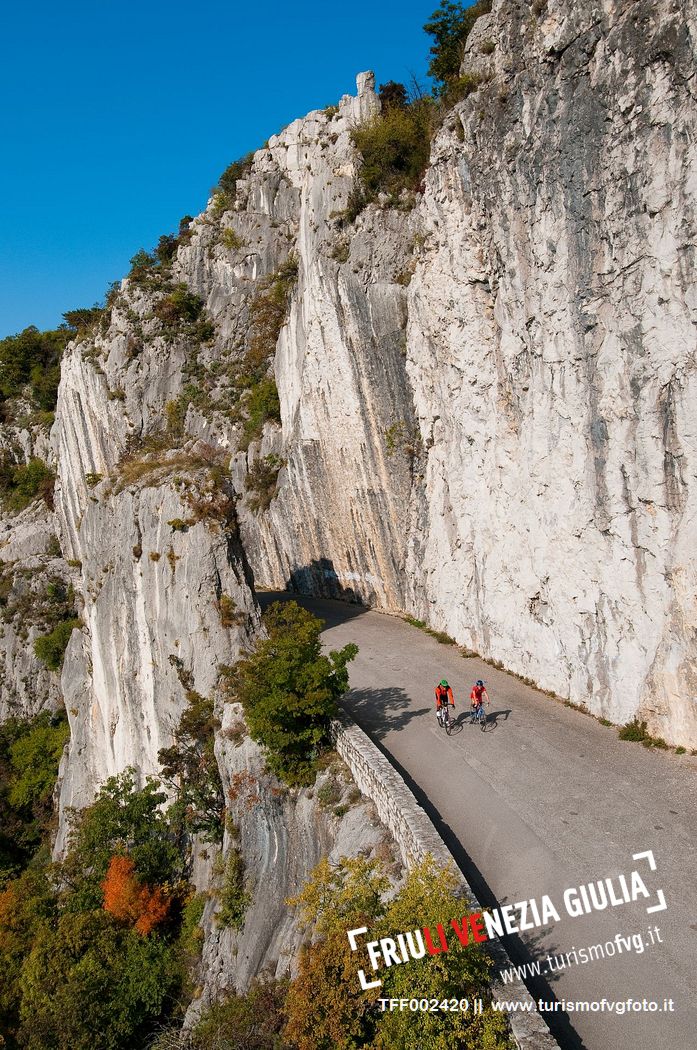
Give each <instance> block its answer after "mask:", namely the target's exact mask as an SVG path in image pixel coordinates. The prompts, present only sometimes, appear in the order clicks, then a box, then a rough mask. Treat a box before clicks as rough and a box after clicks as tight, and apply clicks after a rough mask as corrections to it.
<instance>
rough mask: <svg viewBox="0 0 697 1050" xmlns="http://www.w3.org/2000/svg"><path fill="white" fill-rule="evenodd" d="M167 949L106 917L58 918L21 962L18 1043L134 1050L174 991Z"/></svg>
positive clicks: (45, 1049) (38, 1048)
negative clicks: (54, 924)
mask: <svg viewBox="0 0 697 1050" xmlns="http://www.w3.org/2000/svg"><path fill="white" fill-rule="evenodd" d="M177 981H178V974H177V966H176V963H175V959H174V956H173V951H172V948H171V946H170V945H169V944H168V942H167V941H166V940H164V939H163V938H160V937H155V936H149V937H142V936H141V935H140V934H139V933H137V932H136V931H135V930H132V929H127V928H124V927H123V926H121V925H119V924H118V923H117V922H115V921H114V920H113V919H112V918H111V917H110V916H109V915H107V913H106V912H104V911H102V910H99V911H88V912H80V913H70V912H67V913H65V914H63V915H62V916H61V917H60V919H59V921H58V923H57V924H56V926H55V928H53V929H51V930H45V931H44V932H43V934H42V936H41V938H39V939H37V940H36V942H35V944H34V946H33V948H32V950H31V953H30V954H29V956H28V958H27V959H26V961H25V962H24V965H23V968H22V975H21V979H20V987H21V992H22V1003H21V1008H20V1017H21V1026H20V1042H21V1045H22V1046H23V1047H25V1048H26V1050H133V1048H134V1047H138V1046H142V1045H143V1043H144V1041H145V1038H146V1036H147V1035H148V1033H150V1032H152V1031H153V1029H154V1026H155V1025H156V1023H157V1022H158V1020H159V1019H160V1018H161V1017H162V1016H163V1014H164V1012H165V1008H166V1005H167V999H168V997H169V996H170V995H171V994H172V993H173V992H174V991H175V990H176V987H177Z"/></svg>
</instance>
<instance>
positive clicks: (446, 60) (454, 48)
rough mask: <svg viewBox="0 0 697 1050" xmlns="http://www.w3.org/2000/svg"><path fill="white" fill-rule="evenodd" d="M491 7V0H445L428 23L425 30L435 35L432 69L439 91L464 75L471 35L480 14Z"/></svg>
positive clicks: (441, 92)
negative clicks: (466, 1)
mask: <svg viewBox="0 0 697 1050" xmlns="http://www.w3.org/2000/svg"><path fill="white" fill-rule="evenodd" d="M490 11H491V0H478V2H477V3H475V4H472V5H470V6H465V5H464V4H461V3H453V2H452V0H441V2H440V5H439V7H438V8H437V9H436V10H435V11H434V12H433V14H432V15H431V17H430V19H429V20H428V22H427V23H426V25H425V26H424V31H425V32H426V33H428V34H429V36H431V37H433V44H432V46H431V50H430V55H431V62H430V65H429V67H428V73H429V76H431V77H433V79H434V80H436V81H437V82H438V85H439V86H438V92H439V94H443V93H444V92H445V91H446V89H447V85H448V83H449V81H451V80H452V79H453V78H455V77H458V76H459V75H460V65H461V63H462V58H463V55H464V52H465V44H466V43H467V37H468V36H469V34H470V33H471V32H472V29H473V27H474V23H475V22H476V21H477V19H478V18H479V16H480V15H484V14H488V13H489V12H490Z"/></svg>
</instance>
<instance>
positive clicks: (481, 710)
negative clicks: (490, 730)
mask: <svg viewBox="0 0 697 1050" xmlns="http://www.w3.org/2000/svg"><path fill="white" fill-rule="evenodd" d="M479 728H480V729H481V731H482V733H486V711H485V710H484V704H482V706H481V707H480V708H479Z"/></svg>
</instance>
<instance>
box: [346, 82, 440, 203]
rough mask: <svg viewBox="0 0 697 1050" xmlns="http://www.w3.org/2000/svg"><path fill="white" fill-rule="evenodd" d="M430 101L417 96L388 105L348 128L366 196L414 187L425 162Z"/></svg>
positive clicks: (427, 150)
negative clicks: (412, 99)
mask: <svg viewBox="0 0 697 1050" xmlns="http://www.w3.org/2000/svg"><path fill="white" fill-rule="evenodd" d="M433 114H434V109H433V102H432V100H431V99H428V98H417V99H415V100H414V101H413V102H411V103H410V104H409V105H407V106H402V105H389V106H387V107H386V108H385V109H383V112H382V113H380V114H378V115H376V116H374V117H372V118H371V119H370V120H368V121H367V122H366V123H365V124H361V125H360V126H359V127H357V128H354V129H353V130H352V132H351V138H352V140H353V144H354V145H355V147H356V149H357V150H358V152H359V154H360V156H361V165H360V169H359V178H360V182H361V185H362V187H363V190H364V193H365V195H366V199H367V200H372V199H374V198H375V196H376V195H377V194H378V193H388V194H390V196H392V197H393V198H394V199H395V200H396V199H397V198H398V197H399V194H400V193H401V192H402V191H403V190H412V191H413V190H416V189H418V186H419V183H420V181H421V178H422V176H423V173H424V171H425V169H426V165H427V164H428V158H429V155H430V149H431V133H432V126H433Z"/></svg>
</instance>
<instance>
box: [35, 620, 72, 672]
mask: <svg viewBox="0 0 697 1050" xmlns="http://www.w3.org/2000/svg"><path fill="white" fill-rule="evenodd" d="M79 626H80V620H78V619H76V618H71V619H69V620H61V622H60V623H58V624H56V626H55V627H54V628H53V630H52V631H49V633H48V634H42V635H41V636H40V637H39V638H37V639H36V641H35V642H34V652H35V653H36V655H37V657H38V658H39V660H41V662H42V663H43V664H45V665H46V667H48V669H49V671H60V669H61V668H62V666H63V657H64V656H65V650H66V649H67V648H68V642H69V641H70V636H71V635H72V633H73V631H74V630H75V628H76V627H79Z"/></svg>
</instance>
